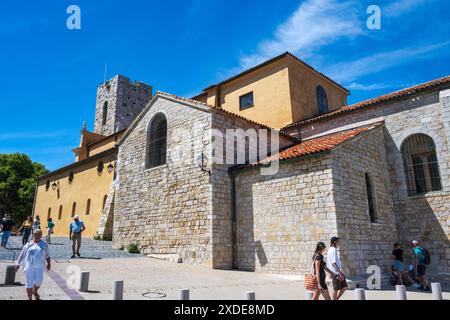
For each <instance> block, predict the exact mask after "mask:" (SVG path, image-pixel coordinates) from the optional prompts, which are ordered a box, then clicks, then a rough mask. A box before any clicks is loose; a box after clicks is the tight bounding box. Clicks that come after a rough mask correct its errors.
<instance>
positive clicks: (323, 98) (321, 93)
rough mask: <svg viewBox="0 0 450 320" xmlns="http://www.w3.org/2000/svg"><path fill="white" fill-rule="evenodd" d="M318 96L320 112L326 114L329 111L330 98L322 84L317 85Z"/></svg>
mask: <svg viewBox="0 0 450 320" xmlns="http://www.w3.org/2000/svg"><path fill="white" fill-rule="evenodd" d="M316 97H317V109H318V110H319V114H324V113H327V112H328V98H327V93H326V92H325V89H324V88H322V87H321V86H317V88H316Z"/></svg>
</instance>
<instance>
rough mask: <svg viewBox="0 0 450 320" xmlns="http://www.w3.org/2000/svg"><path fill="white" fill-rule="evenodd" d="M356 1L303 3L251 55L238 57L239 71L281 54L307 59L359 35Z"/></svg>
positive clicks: (360, 30)
mask: <svg viewBox="0 0 450 320" xmlns="http://www.w3.org/2000/svg"><path fill="white" fill-rule="evenodd" d="M355 8H357V2H355V1H353V0H349V1H335V0H332V1H330V0H306V1H304V2H303V3H302V4H301V5H300V6H299V8H298V9H297V10H296V11H295V12H294V13H293V14H292V15H291V16H290V17H289V18H288V19H287V21H285V22H284V23H283V24H281V25H280V26H279V27H278V28H277V30H276V32H275V33H274V35H273V38H272V39H270V40H267V41H264V42H262V43H261V44H260V45H259V46H258V50H257V52H256V53H255V54H252V55H246V56H243V57H242V58H241V61H240V62H241V63H240V64H241V68H243V69H247V68H250V67H252V66H255V65H257V64H259V63H261V62H263V61H265V60H267V59H269V58H271V57H273V56H276V55H278V54H280V53H282V52H285V51H291V52H293V53H296V54H299V55H301V57H302V58H303V59H304V58H307V57H309V56H311V55H312V54H313V53H314V51H315V50H317V49H318V48H320V47H322V46H325V45H328V44H331V43H333V42H335V41H337V40H338V39H340V38H344V37H353V36H356V35H359V34H362V32H363V31H362V28H361V26H362V24H361V23H360V21H359V20H358V17H357V12H355Z"/></svg>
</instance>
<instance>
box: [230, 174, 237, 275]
mask: <svg viewBox="0 0 450 320" xmlns="http://www.w3.org/2000/svg"><path fill="white" fill-rule="evenodd" d="M230 178H231V228H232V229H231V230H232V231H231V250H232V256H233V269H237V230H236V227H237V212H236V211H237V210H236V178H235V176H234V174H233V173H232V172H230Z"/></svg>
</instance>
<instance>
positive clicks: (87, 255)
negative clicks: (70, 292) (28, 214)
mask: <svg viewBox="0 0 450 320" xmlns="http://www.w3.org/2000/svg"><path fill="white" fill-rule="evenodd" d="M21 244H22V239H21V237H10V238H9V244H8V246H7V249H5V248H0V261H12V260H13V259H17V257H18V255H19V254H20V250H21ZM49 249H50V255H51V257H52V258H53V259H69V258H70V257H71V256H72V242H71V241H70V240H69V238H68V237H53V238H52V241H51V244H50V247H49ZM80 254H81V257H82V258H83V259H108V258H130V257H136V255H135V254H130V253H128V252H126V251H122V250H112V249H111V242H110V241H99V240H94V239H92V238H83V239H82V240H81V250H80ZM138 256H139V255H138Z"/></svg>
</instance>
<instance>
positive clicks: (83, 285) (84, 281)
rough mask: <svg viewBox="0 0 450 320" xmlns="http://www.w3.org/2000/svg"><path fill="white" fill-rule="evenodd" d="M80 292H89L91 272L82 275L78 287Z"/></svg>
mask: <svg viewBox="0 0 450 320" xmlns="http://www.w3.org/2000/svg"><path fill="white" fill-rule="evenodd" d="M78 290H79V291H80V292H88V290H89V272H81V273H80V285H79V287H78Z"/></svg>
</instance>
